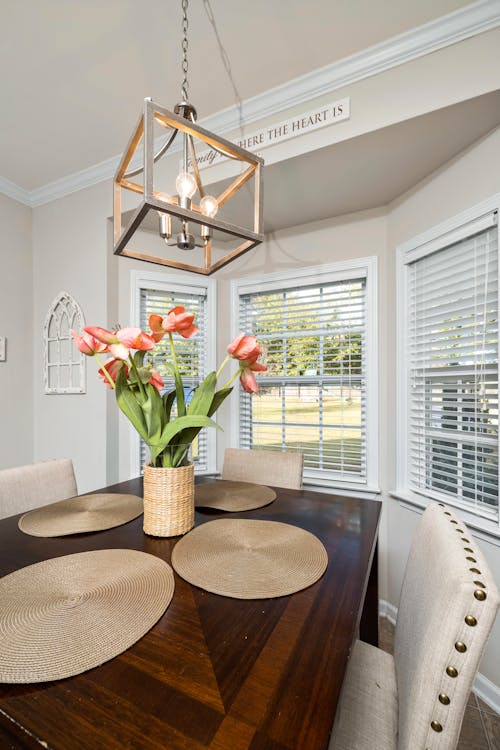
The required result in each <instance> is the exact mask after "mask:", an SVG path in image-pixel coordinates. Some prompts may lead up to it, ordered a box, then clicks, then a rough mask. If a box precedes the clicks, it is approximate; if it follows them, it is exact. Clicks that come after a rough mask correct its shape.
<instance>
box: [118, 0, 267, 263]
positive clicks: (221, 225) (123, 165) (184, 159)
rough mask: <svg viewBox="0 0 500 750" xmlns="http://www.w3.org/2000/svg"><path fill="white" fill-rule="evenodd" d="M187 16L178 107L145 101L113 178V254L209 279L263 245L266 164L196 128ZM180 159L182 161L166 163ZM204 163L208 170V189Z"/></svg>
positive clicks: (184, 2) (184, 5) (185, 2)
mask: <svg viewBox="0 0 500 750" xmlns="http://www.w3.org/2000/svg"><path fill="white" fill-rule="evenodd" d="M187 9H188V0H182V13H183V19H182V31H183V38H182V52H183V59H182V73H183V81H182V86H181V102H180V103H179V104H177V105H176V106H175V107H174V111H173V112H171V111H169V110H168V109H165V107H162V106H160V105H158V104H156V103H155V102H153V101H152V100H151V99H150V98H147V99H145V100H144V108H143V111H142V113H141V116H140V118H139V122H138V124H137V127H136V129H135V131H134V133H133V134H132V137H131V139H130V141H129V143H128V146H127V148H126V150H125V153H124V154H123V156H122V158H121V161H120V164H119V166H118V169H117V171H116V174H115V177H114V205H113V224H114V252H115V255H122V256H126V257H128V258H136V259H138V260H145V261H149V262H151V263H158V264H160V265H164V266H170V267H172V268H180V269H183V270H187V271H194V272H195V273H201V274H207V275H208V274H211V273H213V271H216V270H217V269H218V268H221V267H222V266H224V265H226V264H227V263H229V262H230V261H232V260H233V259H234V258H237V257H238V256H240V255H241V254H242V253H245V252H247V251H248V250H250V249H251V248H253V247H255V245H258V244H259V243H260V242H262V240H263V239H264V235H263V233H262V168H263V160H262V159H261V158H260V157H259V156H256V155H255V154H252V153H251V152H249V151H246V150H245V149H243V148H241V147H240V146H238V145H236V144H234V143H231V142H230V141H228V140H226V139H224V138H221V137H219V136H216V135H214V134H213V133H210V132H209V131H208V130H205V129H204V128H202V127H200V126H199V125H197V123H196V110H195V108H194V107H193V105H192V104H190V102H189V98H188V80H187V74H188V59H187V50H188V38H187V31H188V19H187ZM157 131H160V132H161V133H162V135H163V138H164V142H163V143H161V145H160V146H158V141H159V138H158V136H157ZM178 145H180V146H181V149H179V148H176V147H177V146H178ZM155 147H156V148H155ZM200 147H201V149H202V150H200ZM156 149H157V150H156ZM155 150H156V153H155ZM176 153H177V155H178V156H179V161H178V160H177V159H172V158H171V159H162V157H165V156H166V155H169V156H170V155H172V156H173V155H174V154H176ZM134 157H135V158H134ZM138 157H139V158H140V160H139V164H138V166H137V165H136V162H137V160H138ZM204 164H210V165H211V166H209V167H206V169H207V174H208V177H209V178H210V180H211V183H210V184H211V188H210V190H208V189H207V188H206V185H205V184H204V183H203V181H202V177H201V174H200V172H201V171H202V165H204ZM243 188H244V189H243ZM249 198H250V200H249Z"/></svg>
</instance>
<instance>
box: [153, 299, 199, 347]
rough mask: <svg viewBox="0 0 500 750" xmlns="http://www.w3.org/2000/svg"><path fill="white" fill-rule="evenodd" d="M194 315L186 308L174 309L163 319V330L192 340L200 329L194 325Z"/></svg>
mask: <svg viewBox="0 0 500 750" xmlns="http://www.w3.org/2000/svg"><path fill="white" fill-rule="evenodd" d="M193 320H194V315H193V313H188V312H186V309H185V308H184V307H181V306H179V307H174V308H173V309H172V310H170V312H169V313H168V314H167V316H166V317H165V318H163V322H162V324H161V325H162V328H163V330H164V331H168V332H169V333H179V334H180V335H181V336H182V338H184V339H190V338H192V337H193V336H194V335H195V334H196V333H198V327H197V326H195V325H193Z"/></svg>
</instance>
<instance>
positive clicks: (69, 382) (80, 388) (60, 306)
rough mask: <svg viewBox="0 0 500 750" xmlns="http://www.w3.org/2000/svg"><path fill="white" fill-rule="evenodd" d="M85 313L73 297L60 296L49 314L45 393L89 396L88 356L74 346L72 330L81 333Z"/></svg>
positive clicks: (46, 324) (53, 303)
mask: <svg viewBox="0 0 500 750" xmlns="http://www.w3.org/2000/svg"><path fill="white" fill-rule="evenodd" d="M84 325H85V320H84V317H83V312H82V309H81V307H80V305H79V304H78V302H77V301H76V300H75V299H73V297H72V296H71V294H68V293H67V292H60V293H59V294H58V295H57V297H56V298H55V299H54V301H53V302H52V304H51V305H50V307H49V310H48V312H47V317H46V318H45V324H44V327H43V355H44V386H45V393H48V394H62V393H85V392H86V379H85V362H84V355H83V354H81V352H79V351H78V349H77V348H76V346H75V345H74V343H73V339H72V337H71V333H70V330H71V329H72V328H73V329H74V330H75V331H78V332H80V331H81V329H82V328H83V326H84Z"/></svg>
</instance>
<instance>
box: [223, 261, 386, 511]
mask: <svg viewBox="0 0 500 750" xmlns="http://www.w3.org/2000/svg"><path fill="white" fill-rule="evenodd" d="M360 277H364V278H366V478H365V479H360V480H357V479H353V480H352V481H340V480H335V479H327V478H318V477H313V476H311V477H309V476H308V475H307V472H306V473H305V474H304V483H305V484H306V485H307V486H319V487H328V488H332V489H339V490H343V491H347V492H352V493H353V494H356V495H359V496H361V497H364V496H368V495H369V496H371V497H373V494H374V493H379V492H380V489H379V485H378V441H379V435H378V343H377V336H378V323H377V310H378V305H377V256H370V257H366V258H355V259H353V260H346V261H339V262H337V263H328V264H325V265H322V266H310V267H307V268H297V269H293V270H289V271H279V272H276V273H269V274H265V275H261V276H254V277H247V278H240V279H234V280H233V281H232V282H231V299H232V323H231V334H232V337H234V336H236V335H237V334H238V333H239V330H238V319H239V300H240V296H243V295H245V294H251V293H252V292H257V291H258V292H262V291H267V290H269V291H272V290H274V289H283V288H285V287H287V286H291V287H297V286H301V285H302V284H303V285H304V286H309V285H312V284H328V283H331V282H335V281H347V280H349V279H355V278H360ZM243 333H245V332H244V331H243ZM229 398H230V400H231V444H232V445H233V444H235V445H236V446H237V447H239V435H240V428H239V427H240V426H239V420H240V411H239V392H238V389H237V388H235V389H234V390H233V393H232V394H231V396H230V397H229Z"/></svg>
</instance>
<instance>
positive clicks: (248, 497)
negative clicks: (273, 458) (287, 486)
mask: <svg viewBox="0 0 500 750" xmlns="http://www.w3.org/2000/svg"><path fill="white" fill-rule="evenodd" d="M273 500H276V492H275V491H274V490H272V489H271V488H270V487H266V486H265V485H263V484H252V483H251V482H233V481H230V480H228V479H222V480H220V481H217V482H207V483H206V484H198V485H196V487H195V488H194V504H195V505H196V507H197V508H216V509H217V510H227V511H233V512H237V511H243V510H255V509H256V508H262V507H264V505H269V503H272V502H273Z"/></svg>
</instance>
